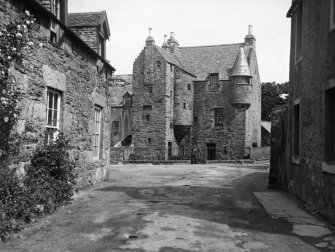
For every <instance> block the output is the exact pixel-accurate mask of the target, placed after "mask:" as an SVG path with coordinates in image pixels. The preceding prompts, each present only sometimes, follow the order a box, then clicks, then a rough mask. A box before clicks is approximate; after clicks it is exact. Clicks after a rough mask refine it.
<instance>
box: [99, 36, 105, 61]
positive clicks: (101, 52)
mask: <svg viewBox="0 0 335 252" xmlns="http://www.w3.org/2000/svg"><path fill="white" fill-rule="evenodd" d="M98 40H99V55H100V56H101V57H102V58H103V59H104V58H105V57H106V55H105V54H106V49H105V38H104V37H103V36H102V35H101V34H99V35H98Z"/></svg>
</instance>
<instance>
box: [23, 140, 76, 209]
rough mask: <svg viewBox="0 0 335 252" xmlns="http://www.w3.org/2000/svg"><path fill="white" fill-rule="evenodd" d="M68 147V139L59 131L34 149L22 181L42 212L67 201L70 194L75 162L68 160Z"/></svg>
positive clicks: (73, 180)
mask: <svg viewBox="0 0 335 252" xmlns="http://www.w3.org/2000/svg"><path fill="white" fill-rule="evenodd" d="M68 149H69V144H68V140H67V139H66V138H65V137H64V136H63V135H62V134H61V135H60V136H59V137H58V139H57V140H56V141H55V142H53V143H51V144H49V145H44V146H41V147H39V148H38V149H37V150H36V152H35V155H34V156H33V158H32V160H31V166H30V167H29V168H28V170H27V174H26V177H25V180H24V184H25V186H26V188H28V190H29V191H30V192H31V196H32V198H33V201H34V202H35V203H36V204H37V205H41V206H43V211H44V212H52V211H53V210H54V209H55V208H56V207H57V206H59V205H62V204H64V203H69V202H70V200H71V196H72V195H73V193H74V189H75V173H74V168H75V164H74V162H72V161H70V159H69V154H68V152H67V151H68Z"/></svg>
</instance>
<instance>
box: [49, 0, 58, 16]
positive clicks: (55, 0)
mask: <svg viewBox="0 0 335 252" xmlns="http://www.w3.org/2000/svg"><path fill="white" fill-rule="evenodd" d="M50 5H51V6H50V11H51V12H52V14H54V15H55V16H56V17H57V19H59V18H60V11H59V0H51V1H50Z"/></svg>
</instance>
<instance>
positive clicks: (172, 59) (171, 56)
mask: <svg viewBox="0 0 335 252" xmlns="http://www.w3.org/2000/svg"><path fill="white" fill-rule="evenodd" d="M156 48H157V50H158V52H159V53H160V54H161V55H162V56H163V57H164V59H165V60H166V61H167V62H169V63H170V64H173V65H175V66H177V67H179V68H180V69H182V70H184V71H185V72H187V73H189V74H191V75H193V76H194V77H195V76H196V74H195V73H194V72H192V71H191V70H190V69H189V68H187V67H186V66H185V65H183V64H182V63H181V61H180V60H179V59H178V57H177V54H175V53H170V51H169V50H166V49H163V48H161V47H159V46H156Z"/></svg>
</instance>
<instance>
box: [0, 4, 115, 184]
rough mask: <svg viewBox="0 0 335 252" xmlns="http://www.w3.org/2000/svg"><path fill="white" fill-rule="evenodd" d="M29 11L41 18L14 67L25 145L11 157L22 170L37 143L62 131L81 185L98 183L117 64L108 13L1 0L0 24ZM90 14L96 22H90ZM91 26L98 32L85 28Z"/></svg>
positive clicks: (106, 153)
mask: <svg viewBox="0 0 335 252" xmlns="http://www.w3.org/2000/svg"><path fill="white" fill-rule="evenodd" d="M25 10H28V11H29V12H30V13H31V14H33V15H34V16H35V17H36V20H37V22H36V23H35V24H34V25H33V37H32V41H31V42H32V43H33V44H31V45H32V46H30V47H28V48H27V49H24V50H22V56H23V62H24V66H23V67H18V66H17V65H14V66H13V67H12V68H11V69H10V71H11V75H13V76H14V77H15V79H16V82H17V83H18V85H20V86H21V88H22V90H23V91H24V94H25V95H24V97H23V99H22V101H21V102H20V106H21V107H22V112H21V114H20V118H19V122H18V125H17V128H16V131H17V132H18V133H19V134H20V136H21V140H22V145H21V146H20V154H19V156H18V157H15V159H13V162H14V164H15V165H17V166H19V167H20V168H21V169H22V170H24V167H25V166H26V165H29V161H30V158H31V155H32V153H33V151H34V149H35V148H36V146H37V145H38V144H39V143H42V142H43V141H49V142H50V141H52V139H53V138H55V137H56V136H57V135H58V134H59V132H63V133H65V135H66V136H68V137H69V139H70V145H71V146H73V149H72V150H71V157H72V158H73V159H74V160H75V161H76V164H77V166H78V168H77V170H78V173H79V174H80V176H79V181H78V184H79V186H85V185H88V184H91V183H95V182H96V181H98V180H101V179H102V178H103V176H104V173H105V167H106V165H107V164H108V162H109V158H110V155H109V152H110V127H111V125H110V124H111V109H110V104H111V96H112V94H111V88H109V83H108V79H109V78H111V77H112V75H113V72H114V71H115V69H114V68H113V67H112V66H111V65H110V63H109V62H108V61H107V60H106V59H105V40H106V39H108V38H109V28H108V21H107V17H106V13H105V12H101V13H99V15H96V14H94V15H93V14H92V13H86V14H85V13H82V14H78V13H77V14H74V15H69V14H68V8H67V0H24V1H23V0H14V1H12V0H11V1H9V0H0V23H1V24H2V25H4V24H6V23H7V22H8V21H9V17H15V15H16V14H17V13H19V12H24V11H25ZM92 16H94V20H95V21H96V22H93V21H92V22H91V21H90V20H91V18H92ZM97 16H99V20H98V18H96V17H97ZM69 17H70V18H69ZM95 18H96V19H95ZM85 20H86V21H87V22H88V21H90V25H88V23H87V22H85ZM78 22H82V23H81V25H79V24H78ZM86 25H87V26H86ZM91 25H92V27H93V25H94V29H95V30H94V32H95V33H94V36H93V35H92V34H93V32H92V33H90V34H88V35H87V34H86V33H85V32H86V31H87V30H88V29H91ZM72 27H73V29H72Z"/></svg>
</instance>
